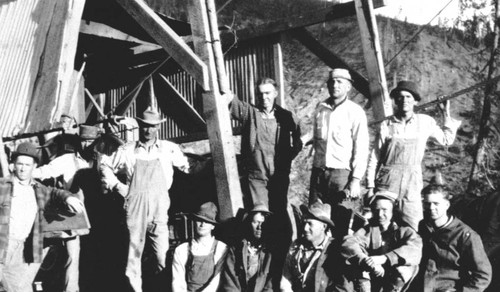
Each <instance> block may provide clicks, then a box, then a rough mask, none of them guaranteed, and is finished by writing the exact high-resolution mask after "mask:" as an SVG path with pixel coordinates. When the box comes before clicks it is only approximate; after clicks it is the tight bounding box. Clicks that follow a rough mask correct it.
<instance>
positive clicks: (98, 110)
mask: <svg viewBox="0 0 500 292" xmlns="http://www.w3.org/2000/svg"><path fill="white" fill-rule="evenodd" d="M85 94H86V95H87V97H88V98H89V99H90V101H91V102H92V104H93V105H94V106H95V108H96V109H97V112H98V113H99V115H100V116H101V117H102V118H103V119H105V118H106V115H105V114H104V112H103V110H102V109H101V107H100V106H99V104H98V103H97V101H96V100H95V99H94V97H93V96H92V93H90V91H89V90H88V89H87V88H85Z"/></svg>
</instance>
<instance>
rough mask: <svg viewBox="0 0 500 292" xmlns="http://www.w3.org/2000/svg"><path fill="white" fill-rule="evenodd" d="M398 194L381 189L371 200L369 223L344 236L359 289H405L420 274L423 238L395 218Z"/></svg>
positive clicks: (348, 258)
mask: <svg viewBox="0 0 500 292" xmlns="http://www.w3.org/2000/svg"><path fill="white" fill-rule="evenodd" d="M395 198H397V194H394V193H391V192H388V191H378V192H377V193H376V194H375V195H374V196H373V197H372V198H371V202H370V207H371V211H372V214H373V217H372V218H371V220H370V224H369V225H367V226H365V227H363V228H361V229H359V230H358V231H356V232H355V233H354V234H353V235H347V236H346V237H345V238H344V242H343V244H342V249H343V253H344V255H345V257H346V259H347V261H348V263H350V264H351V265H352V267H353V268H354V269H355V271H356V272H355V273H354V277H355V278H354V281H355V284H356V285H355V286H356V287H358V289H357V290H358V291H361V292H370V291H377V292H379V291H387V292H389V291H392V292H398V291H406V290H407V289H408V287H409V285H410V283H411V281H412V280H413V278H414V277H415V276H416V274H417V271H418V265H419V263H420V259H421V257H422V239H421V238H420V236H419V235H418V234H417V232H416V231H415V230H414V229H412V228H411V227H408V226H401V225H400V224H399V223H397V222H396V221H395V220H394V216H393V208H394V201H395Z"/></svg>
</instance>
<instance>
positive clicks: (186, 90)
mask: <svg viewBox="0 0 500 292" xmlns="http://www.w3.org/2000/svg"><path fill="white" fill-rule="evenodd" d="M273 46H274V42H272V41H270V40H267V41H262V42H252V43H250V44H245V45H240V46H239V47H238V48H233V49H232V50H231V51H230V52H229V53H228V54H226V55H225V66H226V71H227V72H228V76H229V78H230V86H231V89H232V91H233V92H234V93H235V94H236V95H237V96H238V98H240V99H241V100H244V101H247V102H250V103H252V104H254V103H255V92H254V89H255V83H256V82H257V80H258V79H259V78H261V77H271V78H274V79H277V77H276V76H275V63H274V55H273V52H274V48H273ZM160 71H161V70H160ZM165 77H166V79H168V81H169V82H170V83H171V84H172V85H173V86H174V87H175V89H176V90H177V91H178V92H180V93H181V94H182V95H183V97H184V99H185V101H186V102H187V103H188V104H189V105H190V106H191V107H192V108H194V109H195V110H196V111H197V112H198V114H199V115H200V116H202V117H203V104H202V99H201V93H202V91H201V89H200V88H199V87H198V86H197V85H196V82H195V81H194V79H193V78H192V77H191V76H190V75H189V74H187V73H186V72H185V71H183V70H182V69H179V70H178V71H176V72H171V73H168V74H166V76H165ZM153 79H154V83H155V95H156V97H157V99H158V105H159V106H158V110H159V111H160V112H161V113H162V115H163V116H164V117H165V118H166V119H167V122H165V123H163V124H162V125H161V129H160V137H161V138H162V139H174V138H179V137H185V136H189V135H190V134H199V133H200V132H205V131H206V129H200V128H196V127H190V125H186V120H183V118H185V114H183V113H182V112H179V111H180V109H179V108H178V107H176V108H175V109H173V110H172V107H173V103H169V101H171V100H172V99H174V98H175V97H173V96H168V95H169V93H167V92H165V91H163V90H162V89H161V87H160V86H158V83H159V82H162V80H161V78H159V77H158V76H153ZM125 93H126V90H125V87H120V88H114V89H109V90H108V91H107V92H106V111H111V110H112V109H113V108H114V107H116V105H117V104H118V103H119V102H120V100H121V99H122V97H123V96H124V94H125ZM148 95H149V91H148V90H146V89H144V88H143V90H141V92H140V93H139V96H138V98H137V100H136V101H134V103H133V104H132V106H131V108H130V109H129V110H128V111H127V113H126V116H130V117H133V116H136V115H138V114H139V115H140V114H141V113H142V111H143V110H144V109H145V107H147V104H146V105H145V104H144V103H148V102H149V100H148V97H147V96H148ZM237 126H238V124H237V123H236V122H235V121H233V127H237ZM124 137H125V135H123V138H124ZM188 140H189V139H188Z"/></svg>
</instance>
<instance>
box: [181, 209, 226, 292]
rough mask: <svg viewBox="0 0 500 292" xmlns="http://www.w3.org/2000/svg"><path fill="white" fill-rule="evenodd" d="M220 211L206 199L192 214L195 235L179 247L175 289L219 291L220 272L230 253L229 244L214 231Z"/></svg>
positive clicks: (205, 291)
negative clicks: (214, 234) (218, 237)
mask: <svg viewBox="0 0 500 292" xmlns="http://www.w3.org/2000/svg"><path fill="white" fill-rule="evenodd" d="M217 213H218V209H217V206H216V205H215V204H214V203H212V202H206V203H204V204H202V205H201V206H200V207H199V209H198V210H197V211H196V212H194V213H192V214H191V219H192V220H193V221H194V228H195V230H194V238H193V239H191V240H190V241H188V242H184V243H182V244H180V245H179V246H178V247H177V248H176V249H175V252H174V256H173V261H172V291H173V292H178V291H179V292H180V291H204V292H212V291H213V292H215V291H217V287H218V286H219V281H220V271H221V269H222V265H223V263H224V259H225V257H226V254H227V246H226V244H225V243H224V242H222V241H219V240H217V239H215V237H214V236H213V234H212V231H213V230H214V229H215V226H216V225H217V224H218V221H217Z"/></svg>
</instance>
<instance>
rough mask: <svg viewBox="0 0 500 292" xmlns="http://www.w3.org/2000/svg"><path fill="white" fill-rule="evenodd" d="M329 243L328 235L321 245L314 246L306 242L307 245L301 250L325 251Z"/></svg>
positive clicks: (302, 246) (303, 245)
mask: <svg viewBox="0 0 500 292" xmlns="http://www.w3.org/2000/svg"><path fill="white" fill-rule="evenodd" d="M327 242H328V235H325V238H324V239H323V241H322V242H321V243H320V244H319V245H317V246H313V245H312V244H308V243H307V242H306V243H304V244H302V245H300V249H301V250H305V251H313V250H314V251H316V250H323V249H325V246H326V243H327Z"/></svg>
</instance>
